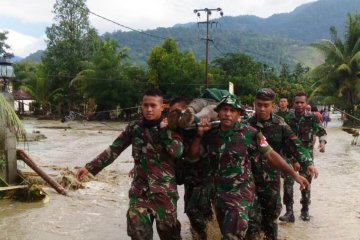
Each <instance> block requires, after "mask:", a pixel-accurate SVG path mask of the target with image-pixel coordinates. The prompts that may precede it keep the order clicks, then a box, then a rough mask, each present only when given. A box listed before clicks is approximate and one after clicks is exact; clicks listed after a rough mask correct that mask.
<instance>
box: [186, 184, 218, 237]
mask: <svg viewBox="0 0 360 240" xmlns="http://www.w3.org/2000/svg"><path fill="white" fill-rule="evenodd" d="M184 187H185V195H184V202H185V213H186V215H187V216H188V218H189V220H190V224H191V228H192V231H193V232H194V235H195V236H196V237H197V238H199V239H207V234H206V225H207V223H208V222H210V221H211V220H212V218H213V212H212V206H211V199H212V189H211V188H209V187H208V186H205V184H198V185H196V186H194V185H192V184H187V183H185V184H184Z"/></svg>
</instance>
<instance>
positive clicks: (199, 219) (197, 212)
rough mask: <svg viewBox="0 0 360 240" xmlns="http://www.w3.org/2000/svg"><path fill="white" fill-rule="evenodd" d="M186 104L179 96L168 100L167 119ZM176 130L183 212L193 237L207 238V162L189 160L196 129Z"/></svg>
mask: <svg viewBox="0 0 360 240" xmlns="http://www.w3.org/2000/svg"><path fill="white" fill-rule="evenodd" d="M187 106H188V104H187V102H186V100H185V99H182V98H180V97H179V98H175V99H173V100H172V101H171V102H170V109H169V117H168V120H169V121H171V120H170V119H171V118H172V114H173V113H175V114H177V113H176V111H178V110H180V111H184V110H185V109H186V108H187ZM175 117H176V116H175ZM177 131H178V132H180V133H181V135H182V138H183V143H184V161H183V171H182V172H183V174H182V175H183V181H184V189H185V194H184V203H185V213H186V215H187V216H188V218H189V220H190V224H191V233H192V236H193V239H207V233H206V225H207V223H208V222H209V221H211V220H212V218H213V212H212V207H211V202H210V199H211V192H212V189H211V186H210V188H209V186H208V185H207V184H206V182H205V181H204V179H205V176H206V170H207V169H208V162H207V161H206V159H205V158H204V159H201V160H199V161H196V162H194V161H190V160H189V157H188V150H189V147H190V143H191V141H192V139H193V138H194V136H195V134H196V130H195V129H193V130H184V129H182V128H180V127H179V128H178V129H177Z"/></svg>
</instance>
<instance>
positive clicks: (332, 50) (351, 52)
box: [312, 14, 360, 114]
mask: <svg viewBox="0 0 360 240" xmlns="http://www.w3.org/2000/svg"><path fill="white" fill-rule="evenodd" d="M346 27H347V28H346V34H345V36H344V39H343V40H342V39H340V38H339V36H338V33H337V30H336V28H335V27H331V28H330V34H331V40H324V41H321V42H318V43H314V44H313V45H312V46H313V47H315V48H316V49H318V50H320V51H321V52H322V53H323V54H324V56H325V62H324V63H323V64H321V65H319V66H318V67H316V68H315V69H314V70H313V71H312V75H313V76H314V77H315V78H316V79H318V81H317V88H316V89H315V91H313V95H321V96H323V97H324V99H325V100H326V101H328V103H333V104H337V105H338V106H339V105H340V106H341V107H342V108H344V109H345V110H346V111H347V112H348V113H350V114H354V112H355V110H356V109H357V107H358V105H359V103H360V101H359V99H360V74H359V73H360V15H359V14H349V15H348V18H347V23H346Z"/></svg>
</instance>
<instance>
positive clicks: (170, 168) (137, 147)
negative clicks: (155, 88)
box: [85, 121, 183, 196]
mask: <svg viewBox="0 0 360 240" xmlns="http://www.w3.org/2000/svg"><path fill="white" fill-rule="evenodd" d="M145 129H146V128H145V127H144V126H143V125H142V121H135V122H132V123H130V124H129V125H128V126H127V127H126V128H125V130H124V131H123V132H122V133H121V134H120V135H119V136H118V137H117V138H116V139H115V140H114V142H113V143H112V144H111V145H110V146H109V147H108V148H107V149H105V150H104V151H103V152H102V153H100V154H99V155H98V156H97V157H96V158H95V159H94V160H92V161H91V162H89V163H88V164H86V166H85V167H86V168H87V169H88V170H89V172H90V173H92V174H93V175H96V174H97V173H98V172H100V171H101V170H102V169H103V168H105V167H106V166H108V165H109V164H111V163H112V162H113V161H114V160H115V159H116V158H117V157H118V156H119V155H120V154H121V152H122V151H124V150H125V149H126V148H127V147H128V146H129V145H132V156H133V158H134V179H133V181H132V184H131V189H130V192H129V195H130V196H131V195H132V194H135V195H136V194H137V193H140V192H147V191H149V192H152V193H170V192H172V193H176V194H177V186H176V181H175V159H178V158H180V157H181V155H182V153H183V144H182V142H181V138H180V136H179V135H178V134H177V133H175V132H172V131H170V130H167V129H159V128H158V127H157V126H155V127H152V128H147V129H148V133H149V134H150V135H151V140H150V139H149V135H148V134H146V130H145Z"/></svg>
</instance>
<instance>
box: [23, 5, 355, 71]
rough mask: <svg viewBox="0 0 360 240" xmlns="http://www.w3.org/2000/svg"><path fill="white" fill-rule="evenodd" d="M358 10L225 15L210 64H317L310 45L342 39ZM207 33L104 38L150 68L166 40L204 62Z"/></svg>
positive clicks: (308, 8)
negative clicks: (236, 57)
mask: <svg viewBox="0 0 360 240" xmlns="http://www.w3.org/2000/svg"><path fill="white" fill-rule="evenodd" d="M224 12H225V13H226V9H224ZM354 12H359V13H360V0H341V1H340V0H319V1H316V2H312V3H307V4H304V5H301V6H299V7H297V8H296V9H295V10H294V11H292V12H290V13H282V14H275V15H273V16H271V17H268V18H259V17H256V16H250V15H247V16H237V17H226V16H225V17H223V18H221V19H219V20H218V22H219V24H218V25H217V26H216V27H215V26H213V27H212V28H211V31H210V33H211V36H210V38H211V39H212V40H213V42H211V43H210V50H209V57H210V61H211V60H213V59H214V58H216V57H219V56H223V55H224V54H225V53H228V52H242V53H245V54H248V55H250V56H252V57H254V58H255V59H256V60H257V61H261V62H264V63H266V64H268V65H270V66H273V67H275V68H279V66H280V63H287V64H289V65H290V66H293V65H295V64H296V63H298V62H301V63H303V64H305V65H307V66H309V67H313V66H316V65H317V64H319V63H320V62H321V57H320V55H319V54H318V53H317V52H316V51H314V49H312V48H310V47H308V44H309V43H312V42H315V41H319V40H320V39H326V38H329V28H330V27H331V26H335V27H336V28H337V30H338V33H339V36H341V37H342V36H343V34H344V29H345V22H346V15H347V14H348V13H354ZM205 33H206V31H205V25H202V26H200V28H198V26H197V24H196V23H186V24H176V25H175V26H174V27H171V28H157V29H154V30H148V31H145V34H141V33H138V32H134V31H131V32H122V31H116V32H113V33H106V34H104V35H103V36H102V37H103V38H112V39H115V40H117V41H118V42H119V45H120V47H126V48H128V49H129V55H130V59H129V61H130V62H132V63H136V64H141V65H144V66H145V65H146V61H147V58H148V56H149V53H150V51H151V49H152V48H153V47H154V46H156V45H160V44H161V43H162V42H163V40H164V38H167V37H172V38H174V39H175V40H176V41H177V43H178V46H179V48H180V49H181V50H182V51H193V52H194V53H195V56H196V58H197V59H204V58H205V43H204V41H203V40H202V38H204V37H205ZM146 34H147V35H146ZM149 35H153V36H157V37H151V36H149ZM40 56H41V52H37V53H35V54H34V55H32V56H29V57H30V58H31V59H33V60H35V59H36V60H39V59H40V58H39V57H40Z"/></svg>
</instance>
